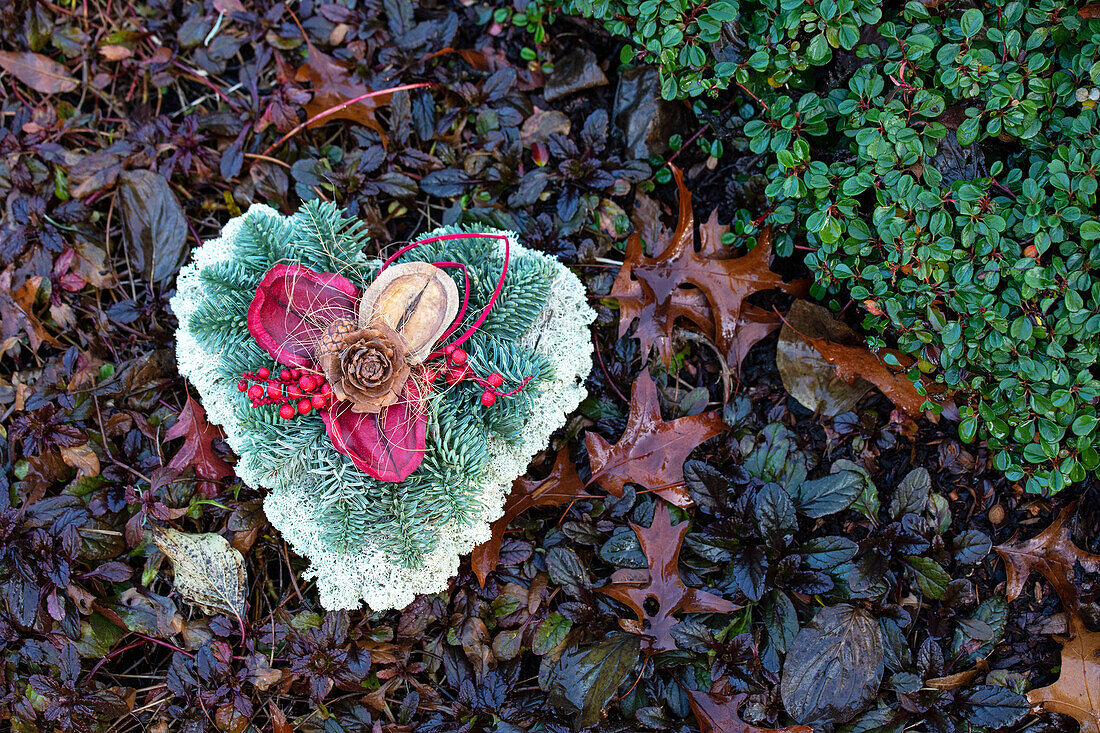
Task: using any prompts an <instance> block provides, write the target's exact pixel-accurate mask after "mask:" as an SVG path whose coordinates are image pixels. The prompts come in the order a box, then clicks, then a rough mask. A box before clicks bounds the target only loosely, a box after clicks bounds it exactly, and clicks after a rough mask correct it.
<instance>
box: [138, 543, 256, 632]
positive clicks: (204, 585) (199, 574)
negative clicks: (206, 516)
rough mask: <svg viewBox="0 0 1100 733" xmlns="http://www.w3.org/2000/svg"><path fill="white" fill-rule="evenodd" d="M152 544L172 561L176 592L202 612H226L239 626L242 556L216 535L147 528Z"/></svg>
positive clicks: (242, 611)
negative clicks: (150, 532) (151, 537)
mask: <svg viewBox="0 0 1100 733" xmlns="http://www.w3.org/2000/svg"><path fill="white" fill-rule="evenodd" d="M151 531H152V533H153V542H154V543H155V544H156V546H157V547H159V548H160V551H161V552H163V553H164V555H165V557H167V558H168V559H169V560H170V561H171V562H172V570H173V572H174V573H175V585H176V590H178V591H179V592H180V595H182V596H183V597H184V599H186V600H187V601H188V602H190V603H193V604H195V605H196V606H198V607H199V608H201V609H202V610H203V611H205V612H206V613H211V614H214V613H226V614H229V615H231V616H234V617H236V618H237V620H238V621H239V622H240V623H241V624H242V625H243V623H244V616H245V607H244V599H245V592H246V583H245V571H244V557H242V556H241V553H239V552H237V551H236V550H235V549H233V548H232V547H230V545H229V542H228V541H226V539H225V538H224V537H222V536H221V535H220V534H215V533H213V532H205V533H203V534H186V533H184V532H179V531H177V530H174V529H172V528H170V527H169V528H167V529H162V528H160V527H158V526H157V525H151Z"/></svg>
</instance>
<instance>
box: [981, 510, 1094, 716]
mask: <svg viewBox="0 0 1100 733" xmlns="http://www.w3.org/2000/svg"><path fill="white" fill-rule="evenodd" d="M1073 513H1074V506H1073V505H1070V506H1068V507H1066V508H1065V509H1063V510H1062V512H1061V513H1060V514H1059V515H1058V518H1057V519H1055V520H1054V523H1053V524H1051V525H1050V526H1049V527H1047V528H1046V529H1045V530H1043V532H1041V533H1040V534H1039V535H1037V536H1035V537H1033V538H1031V539H1030V540H1022V541H1013V542H1009V543H1006V544H1004V545H1000V546H998V547H996V548H994V549H995V550H996V551H997V554H998V555H1000V556H1001V559H1002V560H1004V563H1005V574H1006V576H1007V580H1006V583H1005V595H1007V596H1008V600H1010V601H1012V600H1015V599H1016V598H1017V597H1019V595H1020V593H1021V592H1022V591H1023V588H1024V583H1025V582H1026V581H1027V579H1028V576H1030V575H1031V573H1032V571H1034V572H1037V573H1039V574H1040V575H1042V576H1043V577H1044V578H1046V579H1047V582H1049V583H1050V584H1051V586H1053V587H1054V590H1055V592H1057V593H1058V597H1059V598H1060V599H1061V600H1062V607H1063V609H1064V610H1065V613H1066V627H1067V628H1066V631H1067V633H1066V635H1065V637H1063V638H1060V639H1059V641H1060V642H1061V644H1062V664H1061V671H1060V673H1059V675H1058V679H1057V680H1056V681H1055V682H1054V684H1052V685H1048V686H1047V687H1042V688H1039V689H1036V690H1032V691H1031V692H1029V693H1028V695H1027V699H1028V702H1030V703H1031V704H1032V705H1033V706H1035V707H1038V708H1041V709H1043V710H1046V711H1048V712H1052V713H1060V714H1062V715H1069V716H1070V717H1072V718H1074V719H1075V720H1077V721H1078V722H1079V723H1080V724H1081V733H1100V633H1097V632H1094V631H1089V630H1088V629H1087V628H1086V627H1085V624H1084V619H1083V616H1082V613H1081V611H1082V608H1081V605H1082V604H1081V601H1080V599H1079V597H1078V593H1077V587H1076V586H1075V585H1074V583H1073V575H1074V568H1075V567H1077V566H1080V567H1081V569H1082V570H1084V571H1085V572H1089V573H1097V572H1100V555H1093V554H1092V553H1089V552H1085V551H1084V550H1082V549H1081V548H1079V547H1077V545H1075V544H1074V543H1073V538H1072V536H1071V534H1072V530H1071V529H1070V527H1069V526H1068V525H1069V523H1070V520H1071V519H1072V517H1073Z"/></svg>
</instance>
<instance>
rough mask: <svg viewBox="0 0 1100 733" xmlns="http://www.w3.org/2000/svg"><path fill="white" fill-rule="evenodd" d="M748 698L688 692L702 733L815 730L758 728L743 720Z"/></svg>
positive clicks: (804, 732) (807, 731) (805, 730)
mask: <svg viewBox="0 0 1100 733" xmlns="http://www.w3.org/2000/svg"><path fill="white" fill-rule="evenodd" d="M747 698H748V694H747V693H744V692H742V693H741V694H738V695H732V696H728V695H715V694H713V693H710V692H701V691H699V690H688V702H689V703H690V704H691V712H693V713H695V720H696V721H698V723H699V730H700V731H702V733H813V730H814V729H813V728H810V727H808V726H805V725H792V726H790V727H788V728H758V727H756V726H755V725H749V724H748V723H746V722H745V721H743V720H741V715H740V710H741V705H742V704H744V702H745V700H746V699H747Z"/></svg>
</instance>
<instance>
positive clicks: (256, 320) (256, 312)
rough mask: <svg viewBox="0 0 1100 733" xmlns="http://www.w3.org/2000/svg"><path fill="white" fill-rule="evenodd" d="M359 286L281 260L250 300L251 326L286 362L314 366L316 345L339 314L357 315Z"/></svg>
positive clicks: (261, 342)
mask: <svg viewBox="0 0 1100 733" xmlns="http://www.w3.org/2000/svg"><path fill="white" fill-rule="evenodd" d="M358 302H359V288H357V287H355V286H354V285H353V284H352V283H351V282H350V281H349V280H348V279H347V278H345V277H343V276H341V275H337V274H335V273H331V272H314V271H313V270H311V269H309V268H308V267H303V266H302V265H275V266H274V267H272V268H271V269H270V270H268V271H267V273H266V274H265V275H264V279H263V280H262V281H261V282H260V284H259V286H258V287H257V288H256V297H254V298H253V299H252V303H251V304H249V306H248V332H249V333H251V334H252V338H254V339H256V343H258V344H259V345H260V347H261V348H262V349H263V350H264V351H266V352H267V353H268V354H270V355H271V358H273V359H274V360H275V361H277V362H279V363H280V364H284V365H286V366H291V367H300V366H311V365H312V364H313V362H314V358H313V355H314V346H315V344H316V343H317V341H318V339H320V338H321V334H323V333H324V330H325V328H327V327H328V325H329V324H330V323H332V322H333V321H335V320H336V319H338V318H355V317H356V308H357V306H358Z"/></svg>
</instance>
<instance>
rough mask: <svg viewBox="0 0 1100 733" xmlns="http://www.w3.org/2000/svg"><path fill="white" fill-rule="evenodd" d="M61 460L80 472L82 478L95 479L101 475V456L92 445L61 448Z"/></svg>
mask: <svg viewBox="0 0 1100 733" xmlns="http://www.w3.org/2000/svg"><path fill="white" fill-rule="evenodd" d="M61 458H62V460H64V461H65V463H67V464H68V465H70V466H72V467H73V468H75V469H76V470H77V471H79V475H80V476H84V477H87V478H94V477H96V476H98V475H99V456H97V455H96V454H95V451H94V450H92V445H91V443H84V444H83V445H76V446H68V445H63V446H61Z"/></svg>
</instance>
